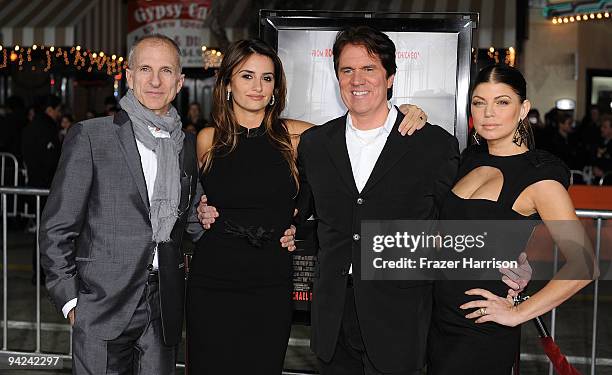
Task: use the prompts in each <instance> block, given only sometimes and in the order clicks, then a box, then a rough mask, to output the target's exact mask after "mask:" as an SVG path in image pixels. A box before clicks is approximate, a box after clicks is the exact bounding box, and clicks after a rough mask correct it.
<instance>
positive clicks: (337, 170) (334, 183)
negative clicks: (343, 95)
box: [298, 114, 459, 372]
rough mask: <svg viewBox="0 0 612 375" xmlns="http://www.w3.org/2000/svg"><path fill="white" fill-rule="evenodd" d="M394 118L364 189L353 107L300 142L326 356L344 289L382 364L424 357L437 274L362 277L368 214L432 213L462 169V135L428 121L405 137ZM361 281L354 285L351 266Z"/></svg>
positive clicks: (404, 365) (370, 350)
mask: <svg viewBox="0 0 612 375" xmlns="http://www.w3.org/2000/svg"><path fill="white" fill-rule="evenodd" d="M402 119H403V115H401V114H398V116H397V120H396V122H395V125H394V127H393V130H392V131H391V133H390V135H389V136H388V138H387V141H386V144H385V146H384V148H383V150H382V152H381V154H380V156H379V158H378V160H377V162H376V165H375V166H374V169H373V171H372V173H371V175H370V177H369V180H368V181H367V183H366V185H365V187H364V188H363V190H362V191H361V193H359V192H358V190H357V188H356V185H355V182H354V179H353V174H352V170H351V164H350V159H349V155H348V152H347V147H346V138H345V132H346V115H345V116H343V117H340V118H337V119H334V120H332V121H330V122H328V123H326V124H324V125H322V126H318V127H313V128H312V129H310V130H308V131H306V132H305V133H304V134H302V136H301V139H300V144H299V148H298V160H299V167H300V196H299V199H298V200H299V202H298V209H299V214H298V222H300V221H303V220H305V219H306V218H307V217H308V216H310V214H311V212H313V209H314V212H315V217H316V219H317V236H318V241H319V248H320V249H319V253H318V264H317V268H316V271H315V281H314V290H313V296H314V297H313V305H312V340H311V346H312V349H313V350H314V352H315V353H316V355H317V356H318V357H319V358H320V359H322V360H323V361H326V362H328V361H330V360H331V359H332V357H333V355H334V351H335V348H336V343H337V340H338V334H339V330H340V326H341V321H342V315H343V310H344V304H345V294H346V291H347V290H353V291H354V294H355V307H356V311H357V316H358V320H359V326H360V329H361V335H362V338H363V342H364V346H365V349H366V352H367V355H368V357H369V359H370V360H371V362H372V363H373V364H374V365H375V366H376V368H377V369H378V370H379V371H382V372H397V371H405V370H410V369H415V370H416V369H419V368H422V367H423V366H424V363H425V348H426V339H427V333H428V328H429V320H430V315H431V303H432V296H431V283H430V282H426V281H425V282H411V281H361V277H360V273H361V269H360V268H361V264H360V227H361V221H362V220H367V219H373V220H376V219H378V220H391V219H430V218H435V217H436V215H437V209H438V207H439V204H440V202H441V200H442V198H443V197H444V196H445V195H446V194H447V193H448V191H449V190H450V188H451V187H452V184H453V182H454V179H455V175H456V173H457V167H458V163H459V152H458V145H457V140H456V139H455V138H454V137H453V136H451V135H450V134H448V133H447V132H446V131H445V130H443V129H442V128H440V127H438V126H434V125H427V126H425V127H424V128H423V129H422V130H420V131H418V132H416V133H415V134H414V135H412V136H409V137H408V136H407V137H402V136H401V134H400V133H399V132H398V131H397V128H398V126H399V124H400V122H401V120H402ZM351 263H352V265H353V278H354V287H353V288H352V289H347V277H348V276H347V275H348V271H349V266H350V265H351Z"/></svg>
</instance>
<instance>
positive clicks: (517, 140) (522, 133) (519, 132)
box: [512, 119, 529, 147]
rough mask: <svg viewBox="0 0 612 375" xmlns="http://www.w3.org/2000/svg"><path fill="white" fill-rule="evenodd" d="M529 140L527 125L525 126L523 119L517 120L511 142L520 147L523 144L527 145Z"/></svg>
mask: <svg viewBox="0 0 612 375" xmlns="http://www.w3.org/2000/svg"><path fill="white" fill-rule="evenodd" d="M528 139H529V130H527V125H526V124H525V119H522V120H519V123H518V126H517V127H516V130H515V131H514V136H513V137H512V142H514V144H515V145H517V146H519V147H520V146H522V145H523V143H527V140H528Z"/></svg>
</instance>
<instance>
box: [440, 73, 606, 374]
mask: <svg viewBox="0 0 612 375" xmlns="http://www.w3.org/2000/svg"><path fill="white" fill-rule="evenodd" d="M529 107H530V104H529V101H528V100H527V99H526V83H525V80H524V79H523V76H522V75H521V73H520V72H519V71H518V70H516V69H514V68H511V67H508V66H503V65H493V66H490V67H487V68H485V69H483V70H482V71H481V72H480V73H479V75H478V77H477V79H476V83H475V85H474V89H473V92H472V102H471V113H472V117H473V119H474V126H475V130H476V132H477V135H476V136H475V137H477V140H478V142H479V143H480V145H479V146H472V147H470V148H468V149H467V150H466V151H465V152H464V154H463V155H462V161H461V165H460V170H459V174H458V177H457V182H456V184H455V186H454V187H453V189H452V191H451V192H450V193H449V195H448V197H447V199H446V200H445V202H444V204H443V207H442V208H441V214H440V216H441V219H452V220H463V219H465V220H487V219H491V220H535V219H542V220H544V222H545V223H547V225H548V226H549V229H550V230H551V233H552V235H553V238H554V239H555V240H556V241H557V243H560V242H563V240H564V238H563V237H564V236H571V235H579V236H582V235H583V231H582V227H581V225H580V223H579V221H578V218H577V217H576V214H575V209H574V207H573V205H572V202H571V200H570V197H569V195H568V193H567V190H566V189H567V187H568V185H569V171H568V169H567V167H566V166H565V165H564V164H563V163H562V162H561V161H560V160H559V159H557V158H556V157H554V156H552V155H551V154H548V153H547V152H544V151H539V150H534V149H530V146H532V145H531V144H530V143H532V141H531V140H530V137H529V129H528V128H527V126H528V124H527V123H526V122H525V117H526V116H527V113H528V112H529ZM557 220H559V221H561V220H562V221H565V222H564V223H565V224H564V228H565V229H569V230H568V233H559V231H555V228H554V225H553V226H551V225H550V224H551V223H552V221H557ZM560 250H561V251H562V252H563V251H564V249H563V247H561V248H560ZM581 255H582V256H580V255H579V254H575V253H572V252H568V251H565V252H564V256H565V257H566V259H567V260H568V262H567V264H568V266H566V267H569V266H571V267H575V268H574V270H576V269H583V270H584V275H587V274H589V275H590V277H592V276H593V274H594V273H596V271H595V272H593V269H594V268H595V266H594V263H593V258H592V253H590V252H588V246H587V257H586V259H589V260H588V261H585V257H584V254H581ZM589 257H591V258H589ZM564 272H567V269H565V270H564V269H563V268H562V269H561V270H560V274H561V275H563V273H564ZM589 282H590V280H588V278H587V277H584V278H583V280H564V279H563V277H561V278H560V279H558V280H552V281H550V282H549V283H548V284H547V285H546V286H545V287H544V288H542V289H541V290H540V291H538V292H537V293H536V294H534V295H533V296H532V297H531V298H530V299H529V300H528V301H526V302H524V303H522V304H521V305H519V306H514V305H513V303H512V299H511V298H507V297H505V296H506V290H507V287H506V286H505V284H503V283H502V282H501V281H500V282H496V281H484V282H483V281H474V282H468V281H465V282H463V281H459V282H458V281H452V282H451V281H436V282H435V283H434V310H433V316H432V323H431V328H430V338H429V344H428V345H429V350H428V353H429V365H428V374H429V375H431V374H434V375H441V374H487V375H491V374H500V375H508V374H509V373H510V371H511V369H512V365H513V363H514V360H515V358H516V355H517V351H518V349H519V340H520V336H519V334H520V324H521V323H523V322H525V321H528V320H530V319H533V318H535V317H537V316H539V315H542V314H544V313H546V312H548V311H549V310H551V309H553V308H554V307H556V306H558V305H559V304H561V303H562V302H563V301H565V300H566V299H568V298H570V297H571V296H572V295H573V294H574V293H576V292H578V291H579V290H580V289H581V288H583V287H584V286H586V285H587V284H588V283H589ZM474 320H475V321H474Z"/></svg>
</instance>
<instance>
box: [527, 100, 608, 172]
mask: <svg viewBox="0 0 612 375" xmlns="http://www.w3.org/2000/svg"><path fill="white" fill-rule="evenodd" d="M527 118H528V120H529V122H530V124H531V126H532V129H533V134H534V138H535V142H536V148H539V149H544V150H547V151H550V152H551V153H553V154H555V155H557V156H558V157H559V158H560V159H561V160H563V161H564V162H565V164H567V166H568V167H569V168H570V169H571V170H573V171H579V172H581V173H582V176H583V177H582V179H583V181H575V183H580V182H582V183H586V182H589V181H590V182H591V183H598V182H599V181H600V179H602V178H604V179H605V180H604V183H605V184H610V180H611V179H612V116H611V115H610V114H609V113H606V114H602V113H601V111H600V110H599V108H598V107H597V106H595V105H593V106H591V107H590V108H589V110H588V112H587V113H586V115H585V116H584V118H583V119H582V121H580V122H578V121H576V119H575V117H574V114H573V111H566V110H559V109H557V108H553V109H551V110H550V111H549V112H547V113H546V114H545V116H544V121H542V119H541V117H540V113H539V111H538V110H537V109H532V110H531V111H529V115H528V117H527Z"/></svg>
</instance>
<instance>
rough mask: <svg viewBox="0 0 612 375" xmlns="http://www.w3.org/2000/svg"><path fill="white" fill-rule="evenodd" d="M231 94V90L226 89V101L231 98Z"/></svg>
mask: <svg viewBox="0 0 612 375" xmlns="http://www.w3.org/2000/svg"><path fill="white" fill-rule="evenodd" d="M231 95H232V92H231V91H228V92H227V95H226V98H227V101H228V102H229V101H230V100H231V99H232V96H231Z"/></svg>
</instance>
